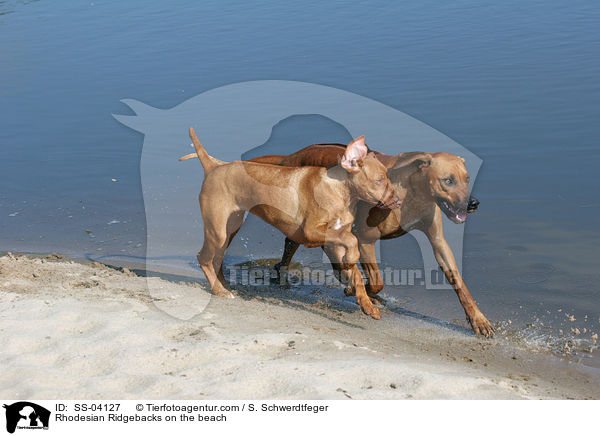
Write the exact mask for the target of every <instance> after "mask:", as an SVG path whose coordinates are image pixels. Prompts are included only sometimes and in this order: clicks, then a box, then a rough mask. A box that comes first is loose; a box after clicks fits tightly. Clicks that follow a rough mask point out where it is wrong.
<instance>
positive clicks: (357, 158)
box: [341, 135, 369, 173]
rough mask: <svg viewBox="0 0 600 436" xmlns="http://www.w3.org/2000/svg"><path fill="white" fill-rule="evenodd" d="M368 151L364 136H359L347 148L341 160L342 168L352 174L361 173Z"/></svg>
mask: <svg viewBox="0 0 600 436" xmlns="http://www.w3.org/2000/svg"><path fill="white" fill-rule="evenodd" d="M368 151H369V149H368V148H367V145H366V144H365V137H364V135H363V136H359V137H358V138H356V139H355V140H353V141H352V142H351V143H350V144H348V147H346V152H345V153H344V155H343V156H342V160H341V165H342V168H344V169H345V170H346V171H348V172H351V173H355V172H357V171H360V168H361V167H362V160H363V159H364V158H365V157H366V156H367V152H368Z"/></svg>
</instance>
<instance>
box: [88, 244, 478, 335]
mask: <svg viewBox="0 0 600 436" xmlns="http://www.w3.org/2000/svg"><path fill="white" fill-rule="evenodd" d="M86 258H87V260H89V261H90V262H97V263H100V264H102V265H104V266H106V267H108V268H111V269H113V270H115V271H123V267H122V266H119V265H117V264H113V263H111V259H112V260H114V259H115V258H120V259H121V260H122V261H123V260H125V259H123V258H129V259H127V260H128V261H129V262H127V263H131V264H132V265H134V264H137V265H140V264H143V263H144V259H143V258H140V257H137V256H126V255H125V256H124V255H122V254H120V255H106V256H102V257H100V258H98V257H92V256H91V255H89V256H86ZM122 261H121V262H119V263H121V265H122V264H123V263H124V262H122ZM198 268H199V267H198ZM128 269H129V271H131V272H133V273H134V274H136V275H138V276H140V277H160V278H162V279H165V280H169V281H173V282H177V283H179V282H184V283H199V284H201V285H202V286H204V287H206V289H209V286H208V283H207V282H206V280H205V279H201V280H198V279H195V278H191V277H189V276H184V275H177V274H169V273H161V272H155V271H149V270H147V269H145V268H143V267H141V266H140V267H137V268H136V267H129V268H128ZM225 270H226V271H227V268H225ZM225 278H226V280H227V281H228V282H229V277H228V274H225ZM228 287H229V289H230V290H231V291H232V292H234V293H235V295H236V297H237V298H240V299H242V300H245V301H251V300H257V301H261V302H263V303H265V304H270V305H273V306H283V307H287V308H290V309H294V310H299V311H304V312H308V313H311V314H314V315H318V316H320V317H323V318H325V319H327V320H329V321H332V322H334V323H337V324H340V325H343V326H347V327H354V328H358V329H365V326H364V325H361V324H359V323H355V322H352V321H351V320H348V319H342V317H343V315H344V314H346V315H351V314H356V313H360V312H361V309H360V307H359V306H358V304H357V303H356V300H355V298H354V297H347V296H346V295H345V294H344V292H343V290H342V289H343V288H342V285H341V284H340V283H335V284H333V285H332V286H327V285H323V286H308V285H296V286H294V285H281V284H279V283H270V284H267V285H258V286H250V285H240V284H234V285H229V286H228ZM213 298H219V297H216V296H213ZM380 303H381V305H380V306H379V307H380V308H382V309H384V314H383V316H384V317H385V316H386V313H385V312H390V313H393V314H396V315H399V316H401V317H408V318H412V319H415V320H419V321H421V322H425V323H427V324H430V325H432V326H436V327H438V328H442V329H446V330H450V331H452V332H456V333H463V334H465V335H468V336H472V335H473V332H472V330H471V329H469V328H466V327H464V326H461V325H458V324H455V323H452V322H449V321H445V320H442V319H439V318H435V317H432V316H428V315H425V314H422V313H419V312H414V311H411V310H408V309H405V308H403V307H401V305H400V304H401V303H396V302H394V301H391V300H387V299H385V298H381V302H380ZM362 316H364V317H366V318H368V316H367V315H364V314H362Z"/></svg>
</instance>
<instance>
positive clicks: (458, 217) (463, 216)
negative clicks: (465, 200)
mask: <svg viewBox="0 0 600 436" xmlns="http://www.w3.org/2000/svg"><path fill="white" fill-rule="evenodd" d="M455 218H456V221H460V222H461V223H464V222H465V221H466V220H467V213H466V212H460V213H457V214H456V215H455Z"/></svg>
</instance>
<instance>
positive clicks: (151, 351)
mask: <svg viewBox="0 0 600 436" xmlns="http://www.w3.org/2000/svg"><path fill="white" fill-rule="evenodd" d="M146 280H147V279H146V278H145V277H138V276H135V275H134V274H132V273H123V272H119V271H115V270H113V269H110V268H108V267H105V266H101V265H98V264H95V265H83V264H79V263H75V262H70V261H64V260H59V261H52V260H45V259H40V258H29V257H24V256H17V257H13V256H4V257H1V258H0V306H1V308H0V332H1V335H0V349H1V350H2V353H1V354H0V365H1V368H0V370H1V373H2V378H1V379H0V397H2V398H6V399H15V400H16V399H30V398H38V399H84V398H85V399H93V398H105V399H119V398H121V399H134V398H145V399H152V398H165V399H166V398H170V399H192V398H197V399H206V398H219V399H259V398H276V399H296V398H302V399H345V398H356V399H369V398H377V399H388V398H390V399H391V398H482V399H484V398H494V399H500V398H599V397H600V393H599V391H600V389H599V388H598V386H600V383H598V382H599V378H598V375H597V374H593V373H589V372H586V371H584V370H582V369H579V368H577V367H575V366H574V365H567V364H564V363H561V362H560V361H558V359H555V358H552V357H550V356H544V355H536V354H532V353H531V352H528V351H527V350H515V349H511V348H510V347H509V346H508V345H506V344H503V343H502V342H501V341H499V340H482V339H478V338H475V337H473V336H470V335H467V334H464V333H462V332H457V331H452V330H450V329H445V328H443V327H440V326H436V325H434V324H431V323H427V322H425V321H418V320H415V319H411V318H406V317H401V316H399V315H396V314H394V313H391V312H389V311H388V310H386V309H383V310H382V314H383V317H384V319H383V320H382V321H375V320H372V319H370V318H368V317H366V316H365V315H363V314H362V313H361V312H359V311H358V310H357V309H356V310H355V309H352V310H348V309H347V308H344V307H343V305H342V306H339V307H338V306H337V305H336V304H335V302H334V303H331V302H329V303H324V302H322V301H317V302H315V301H305V300H303V299H302V298H299V297H298V296H296V295H294V292H293V291H290V290H282V289H278V288H274V289H272V290H269V291H267V292H260V291H240V292H238V294H239V295H238V298H235V299H234V300H226V299H222V298H218V297H213V298H212V299H211V301H210V303H209V304H208V306H207V307H206V309H205V310H204V311H203V312H202V313H201V314H200V315H198V316H196V317H194V318H192V319H191V320H188V321H182V320H180V319H176V318H173V317H171V316H169V315H167V314H166V313H165V312H164V311H161V310H159V309H158V308H157V306H156V305H155V302H156V299H155V298H153V297H151V296H149V295H148V292H147V285H146ZM148 280H153V281H159V282H160V285H163V286H164V291H165V293H164V298H163V297H161V300H162V301H159V303H163V304H165V302H167V303H168V301H175V302H177V303H178V304H180V303H181V302H187V301H189V302H190V303H189V304H194V303H193V302H194V301H196V300H194V298H195V297H198V296H199V295H200V296H201V298H209V295H208V294H207V293H206V291H205V290H204V288H202V287H200V286H198V285H183V284H176V283H171V282H167V281H164V280H162V279H159V278H149V279H148ZM155 284H156V283H155ZM186 299H187V300H186ZM186 304H187V303H186Z"/></svg>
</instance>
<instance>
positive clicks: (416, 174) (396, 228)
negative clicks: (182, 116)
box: [252, 144, 494, 336]
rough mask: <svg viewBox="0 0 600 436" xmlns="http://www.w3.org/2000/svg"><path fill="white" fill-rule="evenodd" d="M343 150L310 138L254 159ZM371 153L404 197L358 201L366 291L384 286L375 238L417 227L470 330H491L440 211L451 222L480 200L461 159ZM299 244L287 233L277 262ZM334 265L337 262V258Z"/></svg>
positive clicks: (322, 158) (292, 162)
mask: <svg viewBox="0 0 600 436" xmlns="http://www.w3.org/2000/svg"><path fill="white" fill-rule="evenodd" d="M343 153H344V146H343V145H341V144H314V145H311V146H309V147H306V148H303V149H302V150H300V151H298V152H296V153H293V154H290V155H286V156H262V157H258V158H255V159H252V161H254V162H265V163H271V164H277V165H285V166H303V165H318V166H324V167H330V166H331V165H335V163H336V162H337V159H338V158H339V156H340V155H342V154H343ZM375 153H376V155H377V157H378V159H379V160H380V161H381V162H382V163H383V164H384V165H385V166H386V168H388V177H389V178H390V180H391V181H392V185H393V186H394V189H395V190H396V193H397V194H398V196H399V197H400V199H402V206H401V207H400V208H398V209H394V210H389V209H388V210H385V209H381V208H374V207H372V206H371V205H369V204H366V203H363V202H361V203H359V204H358V208H357V212H356V219H355V228H354V230H353V232H354V234H355V235H356V236H357V237H358V240H359V250H360V263H361V265H362V267H363V270H364V272H365V274H366V275H367V280H368V285H367V286H368V287H367V290H368V293H369V295H371V296H375V295H376V294H377V293H378V292H379V291H380V290H381V289H382V288H383V280H382V278H381V273H380V271H379V268H378V266H377V259H376V257H375V241H377V240H378V239H391V238H397V237H399V236H402V235H404V234H406V233H407V232H409V231H410V230H420V231H422V232H424V233H425V234H426V235H427V237H428V239H429V241H430V242H431V245H432V248H433V251H434V254H435V258H436V260H437V261H438V263H439V265H440V267H441V268H442V270H443V271H444V274H445V275H446V277H447V279H448V281H449V282H450V283H451V284H452V286H453V287H454V290H455V291H456V294H457V295H458V299H459V301H460V303H461V305H462V307H463V308H464V310H465V313H466V315H467V320H468V321H469V323H470V324H471V327H472V328H473V331H474V332H475V333H476V334H480V335H484V336H492V335H493V332H494V330H493V328H492V326H491V324H490V322H489V321H488V320H487V319H486V317H485V316H484V315H483V313H481V311H480V310H479V308H478V307H477V304H476V303H475V301H474V300H473V297H472V296H471V294H470V292H469V290H468V289H467V285H466V284H465V283H464V281H463V279H462V277H461V275H460V272H459V271H458V267H457V265H456V260H455V258H454V255H453V254H452V250H451V249H450V246H449V245H448V243H447V242H446V239H445V238H444V232H443V228H442V212H444V214H446V216H447V217H448V218H449V219H450V220H452V221H453V222H455V223H464V222H465V220H466V217H467V213H468V212H472V211H474V210H475V209H476V208H477V205H478V204H479V202H478V201H477V200H476V199H474V198H473V197H471V194H470V190H469V174H468V172H467V169H466V167H465V161H464V159H463V158H461V157H458V156H455V155H453V154H449V153H422V152H412V153H403V154H399V155H396V156H389V155H386V154H384V153H378V152H375ZM297 249H298V244H296V243H294V241H293V240H290V239H286V243H285V248H284V253H283V257H282V260H281V263H279V264H278V265H277V267H276V268H283V267H287V266H288V265H289V264H290V262H291V260H292V257H293V256H294V253H295V252H296V250H297ZM333 266H334V268H336V265H335V264H333ZM353 292H354V291H353V290H352V289H351V288H348V289H347V290H346V294H347V295H351V294H352V293H353Z"/></svg>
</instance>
